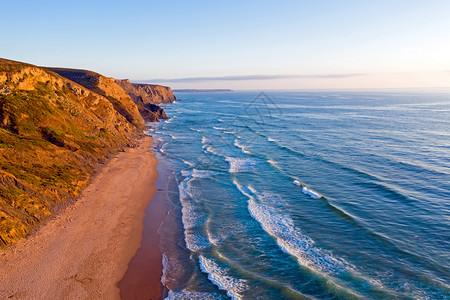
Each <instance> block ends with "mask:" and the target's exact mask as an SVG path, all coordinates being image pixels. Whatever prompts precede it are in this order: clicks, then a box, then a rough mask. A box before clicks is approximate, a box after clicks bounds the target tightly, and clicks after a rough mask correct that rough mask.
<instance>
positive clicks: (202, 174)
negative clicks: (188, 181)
mask: <svg viewBox="0 0 450 300" xmlns="http://www.w3.org/2000/svg"><path fill="white" fill-rule="evenodd" d="M215 174H217V173H216V172H214V171H210V170H197V169H191V170H181V175H183V176H192V177H193V178H208V177H211V176H213V175H215Z"/></svg>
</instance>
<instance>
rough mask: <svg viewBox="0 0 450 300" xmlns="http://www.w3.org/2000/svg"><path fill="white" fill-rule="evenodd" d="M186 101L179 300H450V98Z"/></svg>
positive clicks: (175, 158)
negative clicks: (364, 299) (230, 299)
mask: <svg viewBox="0 0 450 300" xmlns="http://www.w3.org/2000/svg"><path fill="white" fill-rule="evenodd" d="M176 96H177V98H180V99H182V101H180V102H177V103H174V104H171V105H168V106H166V107H165V110H166V113H167V114H168V116H169V117H171V119H170V120H168V121H165V122H163V123H161V124H159V125H156V127H154V129H153V130H152V135H153V136H154V137H155V139H156V140H157V141H159V144H158V145H159V146H158V149H159V151H160V153H161V155H163V156H164V157H165V160H167V162H168V163H169V165H170V166H171V168H172V169H173V172H174V174H175V177H174V178H175V180H176V182H175V184H174V186H176V187H177V195H176V196H175V197H174V199H173V201H174V203H175V204H176V205H177V207H178V210H179V212H178V214H179V220H180V224H181V225H180V226H183V229H184V230H183V231H184V233H182V236H181V237H180V239H179V243H178V244H177V246H176V249H175V250H174V251H171V252H170V251H169V252H165V255H164V259H163V265H164V276H163V278H162V281H163V283H164V284H165V285H167V286H168V287H169V289H170V290H171V291H170V292H169V295H168V298H169V299H227V298H230V297H231V298H233V299H307V298H316V299H358V298H368V299H393V298H396V299H450V284H449V282H450V250H449V249H450V204H449V201H450V94H439V93H375V92H373V93H357V92H268V93H267V94H258V93H256V92H232V93H192V94H189V93H186V94H182V93H180V94H177V95H176ZM177 251H178V252H179V253H181V254H180V255H177V254H176V253H177ZM174 253H175V254H174ZM183 255H184V256H183ZM180 257H184V259H180Z"/></svg>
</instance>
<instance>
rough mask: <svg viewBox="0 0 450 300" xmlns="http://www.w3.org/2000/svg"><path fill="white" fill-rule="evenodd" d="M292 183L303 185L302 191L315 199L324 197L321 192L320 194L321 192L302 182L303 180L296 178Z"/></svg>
mask: <svg viewBox="0 0 450 300" xmlns="http://www.w3.org/2000/svg"><path fill="white" fill-rule="evenodd" d="M292 184H294V185H296V186H298V187H301V188H302V193H303V194H305V195H308V196H310V197H311V198H313V199H320V198H322V197H323V196H322V195H321V194H319V193H318V192H316V191H315V190H313V189H311V188H309V187H307V186H306V184H304V183H303V182H301V181H300V180H298V179H294V180H293V181H292Z"/></svg>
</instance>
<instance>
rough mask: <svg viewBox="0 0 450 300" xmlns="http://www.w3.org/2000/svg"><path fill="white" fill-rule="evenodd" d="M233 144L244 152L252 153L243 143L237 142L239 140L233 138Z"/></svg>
mask: <svg viewBox="0 0 450 300" xmlns="http://www.w3.org/2000/svg"><path fill="white" fill-rule="evenodd" d="M234 145H235V146H236V147H238V148H240V149H241V151H242V152H244V153H245V154H252V153H251V152H250V151H248V150H247V148H246V147H245V146H244V145H241V144H239V140H238V139H235V140H234Z"/></svg>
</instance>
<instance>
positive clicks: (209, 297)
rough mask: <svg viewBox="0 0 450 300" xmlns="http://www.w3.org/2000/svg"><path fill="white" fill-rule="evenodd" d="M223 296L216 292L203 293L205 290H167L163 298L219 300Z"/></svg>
mask: <svg viewBox="0 0 450 300" xmlns="http://www.w3.org/2000/svg"><path fill="white" fill-rule="evenodd" d="M221 299H223V297H222V296H221V295H218V294H213V293H205V292H189V291H180V292H174V291H169V294H168V295H167V297H166V298H165V299H164V300H221Z"/></svg>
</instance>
